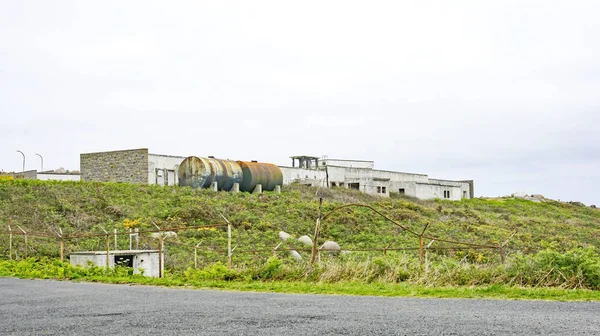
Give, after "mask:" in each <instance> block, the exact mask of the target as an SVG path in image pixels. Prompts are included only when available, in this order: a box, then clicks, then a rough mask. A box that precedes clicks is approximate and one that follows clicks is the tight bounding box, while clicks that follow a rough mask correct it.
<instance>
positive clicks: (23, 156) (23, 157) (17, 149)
mask: <svg viewBox="0 0 600 336" xmlns="http://www.w3.org/2000/svg"><path fill="white" fill-rule="evenodd" d="M17 152H19V153H21V155H23V172H24V171H25V154H23V152H21V151H20V150H18V149H17Z"/></svg>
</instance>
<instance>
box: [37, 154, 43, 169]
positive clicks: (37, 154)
mask: <svg viewBox="0 0 600 336" xmlns="http://www.w3.org/2000/svg"><path fill="white" fill-rule="evenodd" d="M35 155H37V156H39V157H40V159H41V160H42V168H40V171H41V172H43V171H44V158H43V157H42V156H41V155H40V154H38V153H35Z"/></svg>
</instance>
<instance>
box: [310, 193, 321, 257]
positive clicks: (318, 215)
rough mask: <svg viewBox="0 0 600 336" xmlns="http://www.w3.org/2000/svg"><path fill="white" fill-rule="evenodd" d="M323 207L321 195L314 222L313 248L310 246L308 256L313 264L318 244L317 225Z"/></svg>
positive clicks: (319, 223) (319, 222)
mask: <svg viewBox="0 0 600 336" xmlns="http://www.w3.org/2000/svg"><path fill="white" fill-rule="evenodd" d="M322 209H323V197H320V198H319V213H318V214H317V223H316V224H315V237H314V239H313V248H312V255H311V257H310V263H311V264H314V263H315V258H316V257H317V252H318V251H317V246H318V244H319V243H318V240H319V226H320V225H321V211H322ZM319 259H320V258H319Z"/></svg>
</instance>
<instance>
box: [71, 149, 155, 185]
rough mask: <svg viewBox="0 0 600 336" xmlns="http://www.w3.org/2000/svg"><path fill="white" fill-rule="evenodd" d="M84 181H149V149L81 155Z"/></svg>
mask: <svg viewBox="0 0 600 336" xmlns="http://www.w3.org/2000/svg"><path fill="white" fill-rule="evenodd" d="M80 167H81V179H82V180H83V181H101V182H129V183H148V149H147V148H141V149H131V150H121V151H112V152H99V153H86V154H81V155H80Z"/></svg>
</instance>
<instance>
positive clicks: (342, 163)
mask: <svg viewBox="0 0 600 336" xmlns="http://www.w3.org/2000/svg"><path fill="white" fill-rule="evenodd" d="M321 162H322V163H321V165H323V163H325V165H326V166H338V167H348V168H365V169H373V168H375V162H374V161H363V160H341V159H329V158H326V159H322V160H321Z"/></svg>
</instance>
